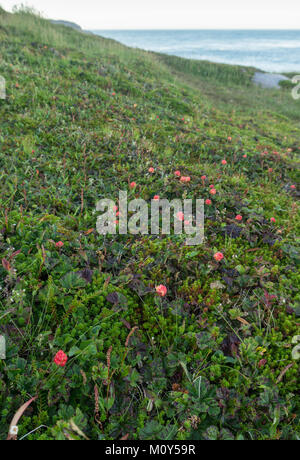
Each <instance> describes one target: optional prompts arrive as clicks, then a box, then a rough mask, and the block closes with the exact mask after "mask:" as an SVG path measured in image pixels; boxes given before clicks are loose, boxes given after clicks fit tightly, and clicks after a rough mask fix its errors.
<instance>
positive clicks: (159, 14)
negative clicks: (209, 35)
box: [0, 0, 300, 29]
mask: <svg viewBox="0 0 300 460" xmlns="http://www.w3.org/2000/svg"><path fill="white" fill-rule="evenodd" d="M19 3H25V4H27V5H29V6H33V7H35V8H36V9H37V10H39V11H40V12H42V13H43V15H44V16H46V17H48V18H53V19H66V20H70V21H74V22H76V23H78V24H80V25H81V26H82V27H83V28H86V29H232V28H235V29H264V28H267V29H299V28H300V0H84V1H82V0H81V1H79V0H28V1H21V2H20V1H18V0H0V5H1V6H2V7H4V9H6V10H11V8H12V7H13V6H14V5H15V4H19Z"/></svg>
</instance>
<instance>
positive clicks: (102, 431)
mask: <svg viewBox="0 0 300 460" xmlns="http://www.w3.org/2000/svg"><path fill="white" fill-rule="evenodd" d="M0 48H1V61H0V75H2V76H3V77H4V78H5V80H6V92H7V97H6V99H5V100H0V119H1V126H0V129H1V132H0V149H1V150H0V166H1V168H0V175H1V182H0V189H1V195H0V204H1V207H0V259H1V260H2V264H1V266H0V279H1V291H0V335H3V336H5V338H6V342H7V349H6V359H5V360H0V406H1V411H0V438H1V439H2V438H5V437H6V436H7V432H8V428H9V424H10V422H11V420H12V418H13V415H14V413H15V412H16V411H17V410H18V408H19V407H20V406H22V404H24V403H25V402H26V401H27V400H30V399H31V398H32V397H33V396H36V397H37V398H36V400H35V401H33V402H32V404H31V406H30V408H29V409H27V411H26V412H25V413H24V415H23V416H22V418H21V419H20V421H19V436H20V437H22V436H24V435H26V434H27V433H28V432H31V431H32V430H34V429H35V428H37V427H40V426H43V427H42V428H39V429H38V430H37V431H35V432H34V433H33V434H30V435H29V436H28V439H78V438H81V437H82V436H84V437H87V438H89V439H100V440H104V439H114V440H117V439H121V438H126V439H164V440H170V439H176V440H186V439H193V440H197V439H238V440H242V439H251V440H253V439H299V436H300V433H299V393H297V390H298V380H297V379H298V366H297V358H299V353H298V352H297V348H296V346H297V338H295V337H296V336H297V335H299V314H300V312H299V300H300V296H299V279H300V276H299V245H298V241H297V235H299V212H298V203H297V201H298V198H299V174H298V171H297V167H298V166H299V159H298V158H299V147H300V128H299V121H300V111H299V107H300V101H295V100H293V99H292V98H291V95H290V90H284V89H283V90H280V91H278V90H274V91H273V90H263V89H260V88H256V87H254V86H253V85H252V84H251V78H252V76H253V72H254V69H248V68H241V67H237V66H234V67H233V66H225V65H217V64H211V63H205V62H196V61H188V60H185V59H180V58H176V57H170V56H164V55H156V54H154V53H149V52H143V51H139V50H134V49H129V48H127V47H125V46H122V45H120V44H118V43H116V42H114V41H112V40H106V39H103V38H100V37H93V36H88V35H82V34H81V33H79V32H77V31H75V30H73V29H71V28H70V29H67V28H65V27H61V26H57V25H53V24H51V23H50V22H48V21H45V20H43V19H41V18H39V17H36V16H34V15H33V14H32V13H30V12H26V11H23V12H19V13H16V14H14V15H11V14H6V13H4V12H3V11H2V10H0ZM223 160H225V161H223ZM150 168H153V170H152V169H150ZM178 170H179V171H180V173H181V175H182V176H184V177H190V178H191V180H190V182H187V183H184V182H181V181H180V179H179V178H177V177H176V176H175V174H174V172H175V171H178ZM150 171H151V172H150ZM204 176H205V177H204ZM132 182H135V183H136V187H134V188H130V185H129V184H131V183H132ZM212 186H213V187H212ZM119 190H125V191H128V195H129V197H130V198H134V197H138V198H143V199H144V200H147V201H148V202H150V200H151V199H152V198H153V197H154V195H159V196H160V197H161V198H168V199H173V198H180V199H181V198H183V197H184V198H203V199H205V200H208V199H209V200H210V202H208V201H207V203H209V204H206V205H205V213H206V216H205V240H204V243H203V244H202V245H199V246H194V247H188V246H185V245H184V240H183V238H182V237H180V236H177V235H170V236H159V237H157V236H150V235H136V236H119V235H115V236H107V237H102V236H100V235H99V234H98V233H97V231H96V230H95V229H96V219H97V212H96V203H97V201H98V200H99V198H113V199H115V200H116V201H117V200H118V192H119ZM212 190H213V192H212ZM237 216H240V218H239V220H238V219H237ZM216 253H222V254H223V259H222V260H221V261H217V260H216V259H215V257H214V256H215V254H216ZM159 285H164V286H166V288H167V294H166V296H164V297H160V296H159V295H158V294H157V291H156V287H157V286H159ZM60 350H62V351H63V352H64V353H65V354H66V355H67V357H68V361H67V363H65V361H64V355H62V356H61V355H59V356H58V357H57V356H56V353H57V352H58V351H60ZM55 356H56V363H55V362H54V358H55ZM57 364H61V365H62V366H59V365H57ZM65 364H66V365H65Z"/></svg>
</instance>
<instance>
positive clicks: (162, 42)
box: [94, 30, 300, 73]
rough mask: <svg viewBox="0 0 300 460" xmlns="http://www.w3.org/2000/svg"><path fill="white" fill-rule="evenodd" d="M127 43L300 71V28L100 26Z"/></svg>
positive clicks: (187, 55)
mask: <svg viewBox="0 0 300 460" xmlns="http://www.w3.org/2000/svg"><path fill="white" fill-rule="evenodd" d="M94 33H97V34H99V35H102V36H103V37H107V38H113V39H115V40H117V41H119V42H121V43H123V44H125V45H128V46H132V47H136V48H142V49H145V50H152V51H158V52H161V53H166V54H172V55H176V56H181V57H185V58H191V59H204V60H208V61H212V62H221V63H227V64H240V65H245V66H252V67H256V68H258V69H261V70H265V71H268V72H299V73H300V30H97V31H94Z"/></svg>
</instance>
